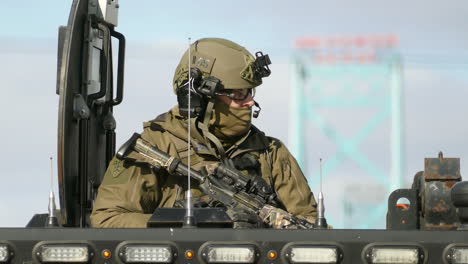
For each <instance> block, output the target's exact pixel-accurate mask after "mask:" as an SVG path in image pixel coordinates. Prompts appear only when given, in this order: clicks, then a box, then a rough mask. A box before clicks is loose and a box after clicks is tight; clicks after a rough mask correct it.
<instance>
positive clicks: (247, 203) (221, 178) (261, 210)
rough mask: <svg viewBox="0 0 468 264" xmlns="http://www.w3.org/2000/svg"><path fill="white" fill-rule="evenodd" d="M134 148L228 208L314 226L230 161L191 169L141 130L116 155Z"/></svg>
mask: <svg viewBox="0 0 468 264" xmlns="http://www.w3.org/2000/svg"><path fill="white" fill-rule="evenodd" d="M132 151H134V153H136V154H137V155H140V157H141V158H142V160H143V161H144V162H146V163H148V164H149V165H150V166H151V167H153V168H155V169H165V170H166V171H167V172H168V173H169V174H171V175H177V176H184V177H187V176H188V175H189V173H188V172H189V170H190V177H191V178H193V179H195V180H196V181H198V182H199V187H200V189H201V190H202V191H203V192H204V193H205V194H206V195H208V196H209V197H210V198H211V199H212V200H213V201H217V202H220V203H222V204H223V205H224V206H226V207H228V208H236V209H237V208H241V209H243V210H246V211H249V212H252V213H255V214H257V215H259V217H260V218H261V219H262V221H263V222H264V223H265V224H267V225H268V226H270V227H273V228H288V229H294V228H297V229H311V228H314V227H315V226H314V224H312V223H310V222H309V221H307V220H306V219H304V218H300V217H297V216H294V215H292V214H290V213H289V212H287V211H285V210H283V209H281V208H278V203H279V201H278V198H277V197H276V194H275V193H274V191H273V190H271V188H270V186H269V185H268V184H267V183H266V182H265V181H264V180H263V179H262V178H261V177H256V178H253V179H249V178H247V177H246V176H244V175H243V174H242V173H241V172H240V171H238V170H237V169H235V168H233V167H232V166H230V165H229V164H224V163H222V162H215V163H212V164H208V165H206V166H205V167H204V168H203V169H202V170H201V171H197V170H194V169H191V168H190V169H189V168H188V167H187V165H185V164H183V163H182V162H181V160H180V159H178V158H176V157H172V156H170V155H169V154H167V153H165V152H163V151H161V150H159V149H158V148H156V147H155V146H153V145H151V144H150V143H149V142H148V141H146V140H144V139H143V138H141V136H140V134H138V133H134V134H133V136H132V137H131V138H130V139H129V140H128V141H127V142H126V143H124V144H123V145H122V147H121V148H120V149H119V150H118V151H117V154H116V157H117V158H118V159H121V160H124V159H126V158H127V155H128V154H129V153H130V152H132Z"/></svg>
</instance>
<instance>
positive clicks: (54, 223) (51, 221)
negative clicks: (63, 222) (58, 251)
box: [45, 157, 59, 227]
mask: <svg viewBox="0 0 468 264" xmlns="http://www.w3.org/2000/svg"><path fill="white" fill-rule="evenodd" d="M48 209H49V215H48V216H47V220H46V222H45V227H58V226H59V223H58V219H57V216H56V215H55V210H56V206H55V195H54V166H53V159H52V157H50V192H49V206H48Z"/></svg>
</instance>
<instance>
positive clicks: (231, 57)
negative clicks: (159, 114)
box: [173, 38, 271, 93]
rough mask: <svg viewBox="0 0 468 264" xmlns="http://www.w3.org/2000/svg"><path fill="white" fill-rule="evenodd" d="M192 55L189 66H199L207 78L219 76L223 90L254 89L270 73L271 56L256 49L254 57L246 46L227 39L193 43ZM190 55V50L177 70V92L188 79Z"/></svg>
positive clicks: (174, 85)
mask: <svg viewBox="0 0 468 264" xmlns="http://www.w3.org/2000/svg"><path fill="white" fill-rule="evenodd" d="M190 55H191V57H192V58H191V60H190V65H191V66H190V67H192V68H197V69H199V70H200V71H201V73H202V75H203V77H204V78H206V77H208V76H213V77H215V78H217V79H219V80H220V81H221V85H222V86H223V88H224V89H244V88H254V87H257V86H259V85H260V84H262V78H263V77H266V76H268V75H269V74H270V69H269V68H268V64H270V63H271V62H270V59H269V57H268V55H263V53H261V52H257V53H256V57H254V56H253V55H252V54H251V53H250V52H249V51H247V50H246V49H245V48H244V47H242V46H240V45H238V44H236V43H234V42H232V41H229V40H226V39H221V38H204V39H200V40H197V41H195V42H194V43H193V44H192V45H191V46H190ZM188 56H189V51H188V50H187V51H186V52H185V53H184V55H183V56H182V58H181V60H180V62H179V65H178V66H177V68H176V70H175V73H174V80H173V88H174V92H175V93H177V89H178V88H180V87H181V86H182V85H184V84H185V83H186V82H187V80H188V63H189V62H188Z"/></svg>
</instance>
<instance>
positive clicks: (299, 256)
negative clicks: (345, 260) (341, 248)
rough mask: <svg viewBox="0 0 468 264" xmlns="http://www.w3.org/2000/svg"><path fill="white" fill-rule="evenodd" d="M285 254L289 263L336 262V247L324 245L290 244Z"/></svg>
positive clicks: (337, 258)
mask: <svg viewBox="0 0 468 264" xmlns="http://www.w3.org/2000/svg"><path fill="white" fill-rule="evenodd" d="M290 250H291V251H290V252H289V253H287V254H286V257H287V258H288V259H289V262H290V263H324V264H325V263H338V261H339V256H338V249H337V248H336V247H333V246H330V247H324V246H312V245H311V246H292V247H291V248H290Z"/></svg>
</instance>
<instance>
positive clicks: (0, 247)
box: [0, 244, 10, 262]
mask: <svg viewBox="0 0 468 264" xmlns="http://www.w3.org/2000/svg"><path fill="white" fill-rule="evenodd" d="M9 257H10V250H9V249H8V246H7V245H5V244H0V262H7V261H8V259H9Z"/></svg>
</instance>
